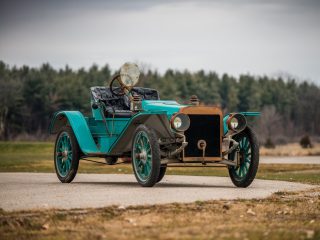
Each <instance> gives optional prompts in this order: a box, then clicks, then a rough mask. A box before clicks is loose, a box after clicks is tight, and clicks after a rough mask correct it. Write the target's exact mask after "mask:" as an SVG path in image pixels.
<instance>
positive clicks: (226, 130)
mask: <svg viewBox="0 0 320 240" xmlns="http://www.w3.org/2000/svg"><path fill="white" fill-rule="evenodd" d="M240 113H241V114H243V115H244V116H247V117H258V116H260V115H261V114H260V112H240ZM230 114H231V113H229V114H227V115H225V116H224V118H223V133H224V134H227V132H228V125H227V120H228V117H229V115H230Z"/></svg>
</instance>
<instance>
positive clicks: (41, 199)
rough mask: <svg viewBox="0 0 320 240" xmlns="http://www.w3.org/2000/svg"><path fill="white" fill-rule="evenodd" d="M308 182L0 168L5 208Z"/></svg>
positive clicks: (163, 198)
mask: <svg viewBox="0 0 320 240" xmlns="http://www.w3.org/2000/svg"><path fill="white" fill-rule="evenodd" d="M312 187H313V186H311V185H306V184H300V183H291V182H284V181H270V180H257V179H256V180H255V181H254V182H253V184H252V185H251V186H250V187H248V188H245V189H243V188H236V187H234V186H233V184H232V182H231V180H230V179H229V178H227V177H202V176H200V177H199V176H172V175H167V176H165V177H164V180H163V181H162V182H161V183H160V184H157V185H156V186H155V187H153V188H142V187H140V186H139V185H138V184H137V182H136V179H135V178H134V176H133V175H125V174H78V175H77V176H76V178H75V180H74V182H73V183H71V184H62V183H60V182H59V181H58V179H57V177H56V175H55V174H52V173H0V208H2V209H4V210H6V211H13V210H27V209H43V208H58V209H71V208H87V207H92V208H95V207H104V206H110V205H119V206H129V205H144V204H163V203H172V202H180V203H186V202H193V201H197V200H201V201H205V200H213V199H238V198H242V199H251V198H264V197H267V196H269V195H271V194H272V193H274V192H277V191H299V190H304V189H308V188H312Z"/></svg>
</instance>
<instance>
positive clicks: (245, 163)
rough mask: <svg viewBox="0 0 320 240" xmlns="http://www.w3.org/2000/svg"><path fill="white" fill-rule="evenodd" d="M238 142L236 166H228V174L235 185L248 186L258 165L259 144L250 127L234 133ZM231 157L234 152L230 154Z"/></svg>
mask: <svg viewBox="0 0 320 240" xmlns="http://www.w3.org/2000/svg"><path fill="white" fill-rule="evenodd" d="M233 138H234V140H236V141H237V142H238V143H239V147H238V148H239V149H238V150H239V160H240V164H239V166H237V167H229V175H230V177H231V180H232V182H233V183H234V185H236V186H237V187H248V186H249V185H250V184H251V183H252V181H253V180H254V178H255V176H256V173H257V170H258V166H259V144H258V140H257V138H256V136H255V134H254V132H253V131H252V129H251V128H250V127H247V128H246V129H245V130H244V131H242V132H240V133H239V134H237V135H235V136H234V137H233ZM230 157H231V158H232V159H233V157H234V153H232V154H230Z"/></svg>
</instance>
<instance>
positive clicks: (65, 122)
mask: <svg viewBox="0 0 320 240" xmlns="http://www.w3.org/2000/svg"><path fill="white" fill-rule="evenodd" d="M63 126H71V128H72V130H73V132H74V135H75V136H76V138H77V141H78V144H79V147H80V149H81V151H82V152H83V153H84V154H88V153H100V151H99V149H98V148H97V145H96V144H95V142H94V140H93V137H92V134H91V132H90V129H89V127H88V124H87V121H86V119H85V118H84V116H83V115H82V113H81V112H79V111H61V112H57V113H55V114H54V116H53V118H52V120H51V123H50V126H49V133H50V134H56V133H58V132H59V130H60V129H61V128H62V127H63Z"/></svg>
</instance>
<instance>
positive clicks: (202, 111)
mask: <svg viewBox="0 0 320 240" xmlns="http://www.w3.org/2000/svg"><path fill="white" fill-rule="evenodd" d="M179 112H180V113H184V114H188V115H219V116H220V156H218V157H205V158H204V159H203V157H185V156H184V152H185V151H184V150H183V152H182V161H191V160H199V161H203V160H205V161H206V160H208V161H221V159H222V133H223V120H222V119H223V114H222V110H221V108H219V107H215V106H188V107H184V108H181V109H180V111H179ZM190 124H192V123H191V122H190ZM187 141H188V139H187Z"/></svg>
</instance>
